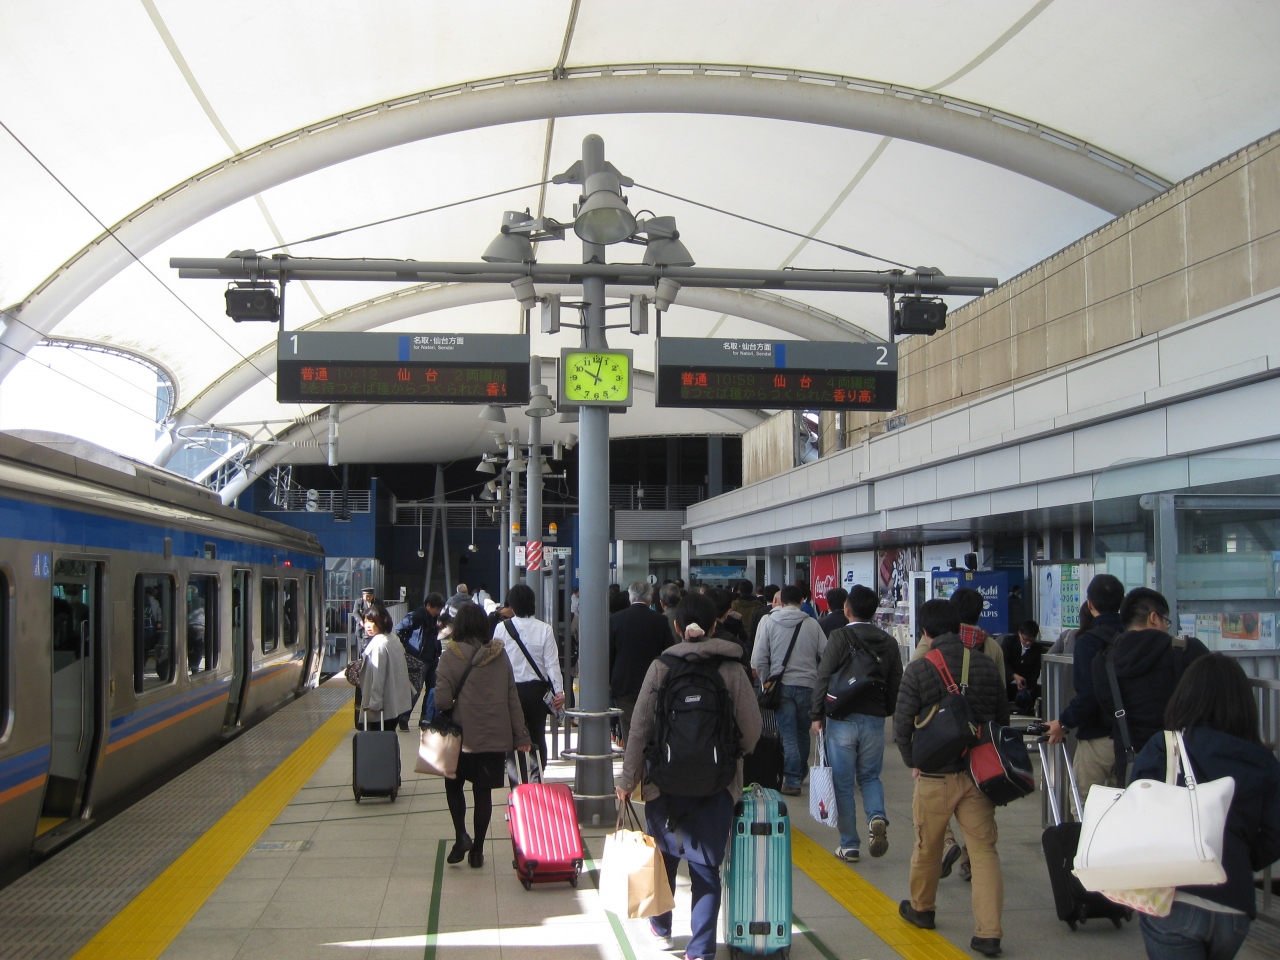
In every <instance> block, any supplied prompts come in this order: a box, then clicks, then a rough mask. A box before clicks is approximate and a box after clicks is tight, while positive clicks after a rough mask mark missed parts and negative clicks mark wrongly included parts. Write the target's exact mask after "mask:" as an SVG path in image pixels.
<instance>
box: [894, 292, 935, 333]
mask: <svg viewBox="0 0 1280 960" xmlns="http://www.w3.org/2000/svg"><path fill="white" fill-rule="evenodd" d="M946 328H947V304H946V302H945V301H944V300H942V299H941V298H938V297H902V298H901V299H899V300H898V310H897V312H896V313H895V314H894V318H893V332H894V334H895V335H897V336H906V335H908V334H913V333H918V334H923V335H925V336H927V337H931V336H933V335H934V334H935V333H938V332H939V331H941V330H945V329H946Z"/></svg>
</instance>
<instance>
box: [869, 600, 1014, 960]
mask: <svg viewBox="0 0 1280 960" xmlns="http://www.w3.org/2000/svg"><path fill="white" fill-rule="evenodd" d="M919 623H920V627H921V629H922V630H923V631H924V635H925V637H927V638H928V640H929V643H930V654H929V657H932V656H933V655H934V654H935V653H937V654H940V655H941V657H942V660H943V662H944V663H945V664H946V667H947V669H948V670H949V671H950V673H951V676H952V678H953V679H954V681H955V683H956V684H957V685H958V686H959V692H960V693H962V694H963V695H964V698H965V699H966V700H967V701H968V702H969V709H970V711H971V713H972V715H973V720H974V722H975V723H987V722H988V721H991V720H997V721H999V722H1001V723H1007V722H1008V721H1009V700H1008V698H1007V697H1006V696H1005V692H1004V684H1003V682H1002V681H1001V678H1000V671H999V670H998V669H997V668H996V665H995V662H994V661H993V660H992V659H991V658H990V657H988V656H987V655H986V654H985V653H981V652H980V651H977V650H970V649H969V648H968V647H966V646H965V645H964V642H963V641H961V639H960V637H959V636H957V632H958V631H959V629H960V617H959V615H958V614H957V613H956V608H955V607H954V606H952V604H950V603H949V602H948V601H946V600H929V601H927V602H926V603H925V604H924V605H922V606H921V608H920V618H919ZM929 657H926V658H924V659H921V660H913V661H912V662H911V663H909V664H907V666H906V668H905V669H904V670H903V673H902V686H901V687H900V688H899V690H898V703H897V709H896V711H895V712H894V715H893V738H894V740H895V741H896V742H897V744H898V750H899V751H900V752H901V753H902V759H903V761H904V762H905V763H906V765H907V766H908V767H911V768H912V771H911V772H912V775H913V776H914V777H915V778H916V783H915V791H914V794H913V797H912V801H911V815H912V820H913V821H914V825H915V829H916V845H915V849H914V850H913V851H912V853H911V899H910V900H903V901H902V902H901V903H900V904H899V905H898V913H899V914H900V915H901V916H902V917H903V919H905V920H907V921H908V922H910V923H913V924H915V925H916V926H918V927H922V928H924V929H926V930H932V929H933V928H934V909H935V907H936V905H937V892H938V878H939V876H940V875H941V872H942V845H943V836H944V834H945V833H946V829H947V824H948V822H950V820H951V817H952V816H953V815H954V816H955V817H956V819H957V820H959V821H960V829H961V831H962V832H963V833H964V838H965V843H966V846H967V847H968V849H969V860H970V863H971V864H972V869H973V891H972V898H973V899H972V903H973V917H974V922H975V927H976V929H975V932H974V936H973V939H972V940H971V941H970V946H971V947H972V948H973V949H974V950H977V951H978V952H979V953H982V954H984V955H985V956H989V957H994V956H997V955H998V954H999V953H1000V937H1001V935H1002V933H1001V926H1000V915H1001V912H1002V910H1003V908H1004V880H1003V878H1002V876H1001V873H1000V855H999V854H998V853H997V852H996V815H995V814H996V808H995V805H994V804H992V802H991V801H990V800H988V799H987V798H986V797H985V796H984V795H983V794H982V792H981V791H980V790H978V787H977V785H976V784H975V783H974V782H973V778H972V777H970V776H969V771H968V769H967V765H966V763H965V761H964V760H963V759H959V760H956V761H954V762H952V763H944V764H942V765H940V766H938V767H937V768H933V769H921V768H918V767H916V766H915V761H914V759H913V757H912V741H913V738H914V735H915V732H916V718H917V717H920V716H924V715H927V714H928V713H929V708H930V707H932V706H934V705H935V704H938V703H941V701H942V699H943V697H944V696H945V695H946V693H947V684H946V682H945V681H944V680H943V677H942V672H941V671H940V670H939V668H938V667H937V666H935V664H934V663H933V662H932V660H930V659H929ZM966 659H967V660H968V663H967V670H966V663H965V660H966Z"/></svg>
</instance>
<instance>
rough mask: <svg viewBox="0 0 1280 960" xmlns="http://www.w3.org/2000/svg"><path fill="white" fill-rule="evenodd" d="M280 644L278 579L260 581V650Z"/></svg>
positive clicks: (270, 649)
mask: <svg viewBox="0 0 1280 960" xmlns="http://www.w3.org/2000/svg"><path fill="white" fill-rule="evenodd" d="M278 646H280V581H279V580H263V581H262V652H263V653H270V652H271V651H272V650H274V649H275V648H276V647H278Z"/></svg>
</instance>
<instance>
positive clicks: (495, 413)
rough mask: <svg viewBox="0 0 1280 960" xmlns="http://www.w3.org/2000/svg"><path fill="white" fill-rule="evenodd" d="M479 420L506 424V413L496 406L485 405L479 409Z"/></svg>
mask: <svg viewBox="0 0 1280 960" xmlns="http://www.w3.org/2000/svg"><path fill="white" fill-rule="evenodd" d="M480 419H481V420H488V421H490V422H492V423H506V422H507V412H506V411H505V410H503V409H502V408H501V407H499V406H497V405H496V404H492V403H486V404H485V405H484V406H483V407H481V408H480Z"/></svg>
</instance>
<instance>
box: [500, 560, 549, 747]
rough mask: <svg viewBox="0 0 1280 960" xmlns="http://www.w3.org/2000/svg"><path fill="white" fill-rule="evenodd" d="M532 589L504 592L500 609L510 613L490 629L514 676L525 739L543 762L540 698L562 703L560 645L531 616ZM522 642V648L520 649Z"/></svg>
mask: <svg viewBox="0 0 1280 960" xmlns="http://www.w3.org/2000/svg"><path fill="white" fill-rule="evenodd" d="M534 609H535V607H534V595H533V588H532V587H529V586H527V585H526V584H523V583H518V584H516V585H515V586H514V587H512V588H511V589H510V590H508V591H507V603H506V608H504V611H503V612H504V614H505V612H506V610H510V611H511V613H512V614H514V616H512V617H510V619H505V620H502V621H501V622H500V623H499V624H498V625H497V626H496V627H494V630H493V639H495V640H501V641H502V642H503V644H504V646H505V647H506V650H507V659H508V660H510V661H511V669H512V671H514V673H515V676H516V691H517V692H518V693H519V694H520V707H521V709H522V710H523V711H524V722H525V725H526V726H527V727H528V728H529V738H530V739H531V740H532V741H533V746H534V748H535V749H536V750H537V751H538V761H539V762H540V763H542V764H544V765H545V764H546V762H547V713H548V704H547V702H546V700H544V697H545V696H546V694H547V693H548V691H549V692H550V693H551V698H550V699H551V703H550V708H551V709H555V710H559V709H560V708H561V707H563V706H564V680H563V679H562V678H561V675H560V646H559V644H557V643H556V638H555V634H554V633H553V632H552V631H551V627H550V625H549V624H546V623H543V622H542V621H541V620H538V619H536V618H535V617H534V615H533V614H534ZM522 645H523V647H524V649H523V650H522V649H521V646H522Z"/></svg>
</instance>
